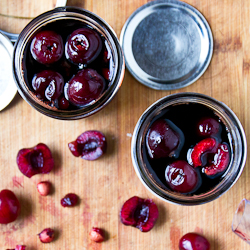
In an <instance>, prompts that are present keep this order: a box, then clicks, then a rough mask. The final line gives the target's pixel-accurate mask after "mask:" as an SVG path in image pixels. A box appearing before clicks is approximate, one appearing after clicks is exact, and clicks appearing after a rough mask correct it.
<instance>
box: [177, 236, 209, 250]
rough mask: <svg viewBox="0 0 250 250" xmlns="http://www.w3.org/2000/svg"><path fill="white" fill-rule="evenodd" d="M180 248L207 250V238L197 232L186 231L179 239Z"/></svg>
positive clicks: (181, 249) (183, 249) (184, 249)
mask: <svg viewBox="0 0 250 250" xmlns="http://www.w3.org/2000/svg"><path fill="white" fill-rule="evenodd" d="M179 249H180V250H209V249H210V243H209V242H208V240H207V239H206V238H205V237H203V236H201V235H199V234H197V233H187V234H185V235H183V236H182V238H181V239H180V241H179Z"/></svg>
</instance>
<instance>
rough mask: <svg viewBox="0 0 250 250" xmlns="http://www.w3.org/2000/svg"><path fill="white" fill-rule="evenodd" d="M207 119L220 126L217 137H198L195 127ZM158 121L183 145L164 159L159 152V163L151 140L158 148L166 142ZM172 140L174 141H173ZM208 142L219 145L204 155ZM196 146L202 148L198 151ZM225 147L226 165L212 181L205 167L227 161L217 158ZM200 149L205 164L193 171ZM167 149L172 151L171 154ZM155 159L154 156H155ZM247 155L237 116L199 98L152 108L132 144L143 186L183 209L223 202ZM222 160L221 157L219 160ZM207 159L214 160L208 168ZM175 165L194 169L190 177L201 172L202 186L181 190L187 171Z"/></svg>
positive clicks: (177, 97) (178, 97) (167, 100)
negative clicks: (151, 140)
mask: <svg viewBox="0 0 250 250" xmlns="http://www.w3.org/2000/svg"><path fill="white" fill-rule="evenodd" d="M206 118H209V119H212V120H217V121H218V123H219V126H220V127H219V128H220V129H219V130H218V131H219V132H216V133H217V134H216V133H215V135H210V136H204V135H201V134H199V133H200V132H198V133H197V124H198V127H199V121H202V120H204V119H206ZM160 120H161V121H163V123H164V121H167V123H168V124H169V127H170V131H171V130H172V132H173V131H174V132H173V133H172V134H168V135H167V136H170V137H171V138H175V135H176V134H178V136H177V138H178V139H176V140H177V141H178V140H179V144H178V143H176V145H178V147H176V148H175V151H174V150H173V151H172V152H171V153H170V154H169V155H166V157H163V158H161V157H160V156H161V155H160V154H161V152H160V153H159V152H158V153H159V155H158V156H159V158H157V157H155V158H157V159H155V158H152V157H153V156H155V155H156V152H154V151H153V150H152V151H150V150H149V148H150V147H152V146H151V145H150V143H151V142H150V141H149V135H150V136H151V137H150V139H152V138H153V141H154V142H156V143H158V142H159V141H160V140H162V141H163V140H165V139H166V138H164V137H162V135H161V132H159V131H160V129H161V128H160V129H159V127H161V126H162V125H161V124H160V122H159V121H160ZM157 126H158V127H157ZM157 130H158V131H157ZM151 131H153V132H154V133H151ZM158 132H159V134H158ZM203 132H204V131H203ZM167 140H169V139H167ZM174 140H175V139H172V141H174ZM207 141H215V142H216V144H215V145H216V146H214V148H210V151H207V152H206V151H205V149H204V147H206V144H205V143H203V142H207ZM199 143H200V144H199ZM180 144H181V145H180ZM197 144H199V145H198V146H197V147H196V148H195V145H197ZM204 145H205V146H204ZM221 145H223V146H225V145H227V148H226V149H227V150H225V151H227V152H229V154H228V155H229V157H228V158H227V160H228V163H227V165H226V168H225V169H224V170H223V171H221V172H218V173H217V174H215V175H210V176H209V174H211V173H212V171H214V169H213V168H210V169H209V168H207V169H206V167H207V166H218V165H216V164H217V163H216V160H218V159H219V160H222V161H223V160H225V159H223V157H224V156H223V155H222V157H221V158H220V155H219V153H218V152H220V153H221V152H222V150H221V148H220V147H221ZM197 148H198V150H201V151H202V150H203V151H204V152H205V153H204V155H200V157H201V158H199V159H200V160H202V161H205V164H204V165H203V166H198V167H196V166H195V157H196V156H197V155H196V154H195V152H198V151H195V150H197ZM169 150H170V151H171V149H169ZM213 150H214V151H213ZM219 150H221V151H219ZM177 151H178V152H177ZM150 154H151V156H150ZM152 154H154V155H153V156H152ZM246 154H247V151H246V137H245V133H244V130H243V128H242V125H241V124H240V121H239V120H238V118H237V117H236V115H235V114H234V113H233V112H232V110H231V109H229V108H228V107H227V106H226V105H225V104H224V103H222V102H219V101H217V100H215V99H213V98H211V97H209V96H206V95H203V94H198V93H178V94H173V95H169V96H166V97H164V98H162V99H160V100H158V101H157V102H155V103H154V104H153V105H151V106H150V107H149V108H148V109H147V110H146V111H145V112H144V113H143V114H142V116H141V117H140V119H139V121H138V122H137V125H136V127H135V129H134V133H133V138H132V144H131V155H132V161H133V165H134V168H135V171H136V173H137V175H138V177H139V179H140V180H141V182H142V183H143V184H144V185H145V186H146V188H148V189H149V190H150V191H151V192H152V193H153V194H154V195H156V196H157V197H159V198H161V199H162V200H164V201H167V202H171V203H174V204H179V205H199V204H204V203H207V202H210V201H213V200H214V199H216V198H218V197H220V196H221V195H222V194H223V193H225V192H226V191H227V190H229V189H230V188H231V187H232V186H233V185H234V183H235V182H236V181H237V180H238V178H239V177H240V174H241V173H242V171H243V168H244V165H245V162H246ZM218 155H219V157H217V156H218ZM228 155H227V156H228ZM156 156H157V155H156ZM203 156H204V157H205V158H206V159H204V157H203ZM202 157H203V158H202ZM209 157H213V158H212V159H213V160H211V162H210V163H208V162H209V161H210V160H209V159H210V158H209ZM216 158H217V159H216ZM222 161H221V162H222ZM176 162H181V163H183V162H185V164H188V165H189V166H188V171H189V170H190V168H191V170H190V171H191V173H193V172H195V173H197V176H198V178H197V180H198V182H197V185H196V184H195V185H196V187H195V186H194V187H195V188H193V190H192V191H190V190H189V191H188V192H183V191H178V188H179V187H178V185H180V184H182V183H183V182H182V181H184V182H185V181H186V180H187V179H185V178H186V177H187V176H188V175H186V174H185V171H187V170H183V171H184V173H183V171H182V169H180V171H179V170H178V164H177V163H176ZM218 162H220V161H218ZM209 164H210V165H209ZM211 164H212V165H211ZM213 164H214V165H213ZM176 166H177V167H176ZM215 170H218V169H215ZM178 171H179V172H178ZM177 172H178V173H177ZM171 175H172V176H174V177H175V179H174V180H173V182H170V181H169V179H171V178H170V177H171ZM195 175H196V174H195ZM169 176H170V177H169ZM183 176H184V177H183ZM168 178H169V179H168ZM170 183H172V184H176V183H177V185H176V186H174V185H172V184H170Z"/></svg>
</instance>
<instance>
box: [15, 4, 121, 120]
mask: <svg viewBox="0 0 250 250" xmlns="http://www.w3.org/2000/svg"><path fill="white" fill-rule="evenodd" d="M79 29H87V30H90V31H94V32H95V33H97V36H98V37H99V38H100V39H99V38H98V39H99V40H100V41H101V42H100V43H101V48H100V49H99V51H98V54H97V55H96V56H95V58H94V59H93V60H92V61H83V62H82V63H81V62H74V61H72V60H71V58H69V56H68V52H67V49H66V46H67V45H66V44H67V42H68V41H69V40H68V39H69V37H70V35H71V34H72V33H73V32H74V31H76V30H79ZM44 31H50V32H51V31H52V32H56V33H57V34H59V35H60V36H61V38H62V43H63V54H62V56H61V57H60V58H59V59H58V60H56V61H55V62H53V63H49V64H46V63H43V62H41V61H38V60H35V57H34V56H33V55H32V53H31V51H32V50H31V46H33V47H35V46H36V44H35V46H34V44H33V45H32V40H34V37H36V36H37V34H39V33H41V32H44ZM84 39H85V38H84ZM76 42H77V41H76ZM81 42H82V41H81ZM88 42H89V41H86V44H87V45H88ZM33 43H34V42H33ZM84 43H85V41H84ZM86 44H84V46H85V45H86ZM78 45H80V42H79V44H76V46H78ZM52 49H54V48H52ZM97 50H98V48H97ZM89 69H91V70H92V73H91V74H89ZM50 70H52V71H53V72H57V73H59V74H60V75H61V76H62V77H63V90H60V97H59V98H61V99H59V98H58V99H55V100H50V96H51V92H53V91H54V90H53V88H54V87H55V86H54V85H55V84H54V81H50V82H51V83H50V85H49V86H47V89H46V91H47V93H49V94H48V95H47V96H48V98H47V99H46V98H45V97H44V96H43V97H41V95H39V94H37V93H36V91H35V89H34V87H33V85H34V84H33V78H34V76H35V75H38V74H39V73H40V72H44V71H50ZM93 70H94V71H93ZM80 71H85V73H83V74H81V75H84V77H85V76H86V75H88V76H89V78H90V81H91V80H92V78H93V77H94V78H95V77H96V75H98V78H101V79H102V80H101V81H102V82H104V84H103V89H102V90H101V91H100V92H101V93H100V94H99V95H97V97H96V98H92V100H91V99H90V100H91V101H89V102H87V103H80V105H75V103H74V102H72V101H71V100H69V96H68V93H69V92H68V91H67V86H68V85H69V82H70V81H71V80H72V78H73V77H74V76H76V75H77V74H78V73H79V72H80ZM86 72H87V73H86ZM93 72H94V73H93ZM124 72H125V63H124V58H123V53H122V49H121V47H120V45H119V41H118V39H117V37H116V35H115V33H114V31H113V30H112V28H111V27H110V26H109V25H108V24H107V23H106V22H105V21H104V20H102V19H101V18H100V17H98V16H97V15H95V14H93V13H91V12H89V11H87V10H84V9H81V8H76V7H59V8H56V9H54V10H51V11H48V12H45V13H43V14H41V15H39V16H38V17H36V18H35V19H33V20H32V21H31V22H30V23H29V24H28V25H27V26H26V27H25V28H24V29H23V30H22V32H21V33H20V35H19V38H18V40H17V42H16V44H15V48H14V56H13V73H14V79H15V81H16V85H17V87H18V91H19V93H20V95H21V96H22V97H23V99H24V100H26V101H27V102H28V103H29V104H30V105H31V106H32V107H33V108H35V109H36V110H38V111H39V112H41V113H42V114H44V115H47V116H49V117H52V118H56V119H63V120H74V119H80V118H84V117H87V116H90V115H92V114H94V113H96V112H98V111H99V110H100V109H102V108H103V107H105V106H106V105H107V104H108V103H109V102H110V101H111V100H112V99H113V97H114V96H115V94H116V93H117V91H118V90H119V88H120V86H121V84H122V81H123V77H124ZM93 74H94V76H93ZM39 81H41V80H38V82H39ZM75 82H76V83H75V84H76V86H75V89H76V90H77V88H78V87H79V86H80V85H81V82H80V83H79V82H78V81H77V80H76V81H75ZM91 84H92V83H90V84H89V86H88V87H89V90H90V91H91V87H92V86H93V85H91ZM55 91H57V90H55ZM53 93H54V92H53ZM47 96H46V97H47ZM58 96H59V94H58ZM84 98H85V96H84ZM65 102H66V106H63V105H64V104H65ZM60 103H62V105H61V106H60V105H59V104H60ZM61 107H62V108H61Z"/></svg>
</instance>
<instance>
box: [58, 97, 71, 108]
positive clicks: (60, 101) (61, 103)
mask: <svg viewBox="0 0 250 250" xmlns="http://www.w3.org/2000/svg"><path fill="white" fill-rule="evenodd" d="M68 107H69V101H68V100H67V99H66V98H65V97H64V96H61V97H59V99H58V108H59V109H64V110H65V109H68Z"/></svg>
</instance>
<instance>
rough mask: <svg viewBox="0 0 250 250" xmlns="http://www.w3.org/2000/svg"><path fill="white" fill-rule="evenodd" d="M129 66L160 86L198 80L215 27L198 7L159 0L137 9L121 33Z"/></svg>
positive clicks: (140, 78) (139, 77) (172, 86)
mask: <svg viewBox="0 0 250 250" xmlns="http://www.w3.org/2000/svg"><path fill="white" fill-rule="evenodd" d="M120 42H121V45H122V48H123V52H124V57H125V62H126V67H127V69H128V70H129V71H130V73H131V74H132V75H133V76H134V77H135V78H136V79H137V80H138V81H139V82H141V83H142V84H144V85H146V86H148V87H150V88H153V89H158V90H171V89H179V88H182V87H185V86H188V85H190V84H191V83H193V82H195V81H196V80H197V79H198V78H200V76H201V75H202V74H203V73H204V72H205V70H206V69H207V67H208V65H209V63H210V60H211V57H212V53H213V37H212V32H211V29H210V27H209V25H208V23H207V21H206V19H205V18H204V17H203V15H202V14H201V13H200V12H199V11H198V10H196V9H195V8H194V7H192V6H190V5H188V4H187V3H184V2H181V1H177V0H156V1H152V2H149V3H147V4H145V5H143V6H141V7H140V8H139V9H137V10H136V11H135V12H134V13H133V14H132V15H131V16H130V17H129V18H128V20H127V21H126V23H125V25H124V27H123V29H122V32H121V36H120Z"/></svg>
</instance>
